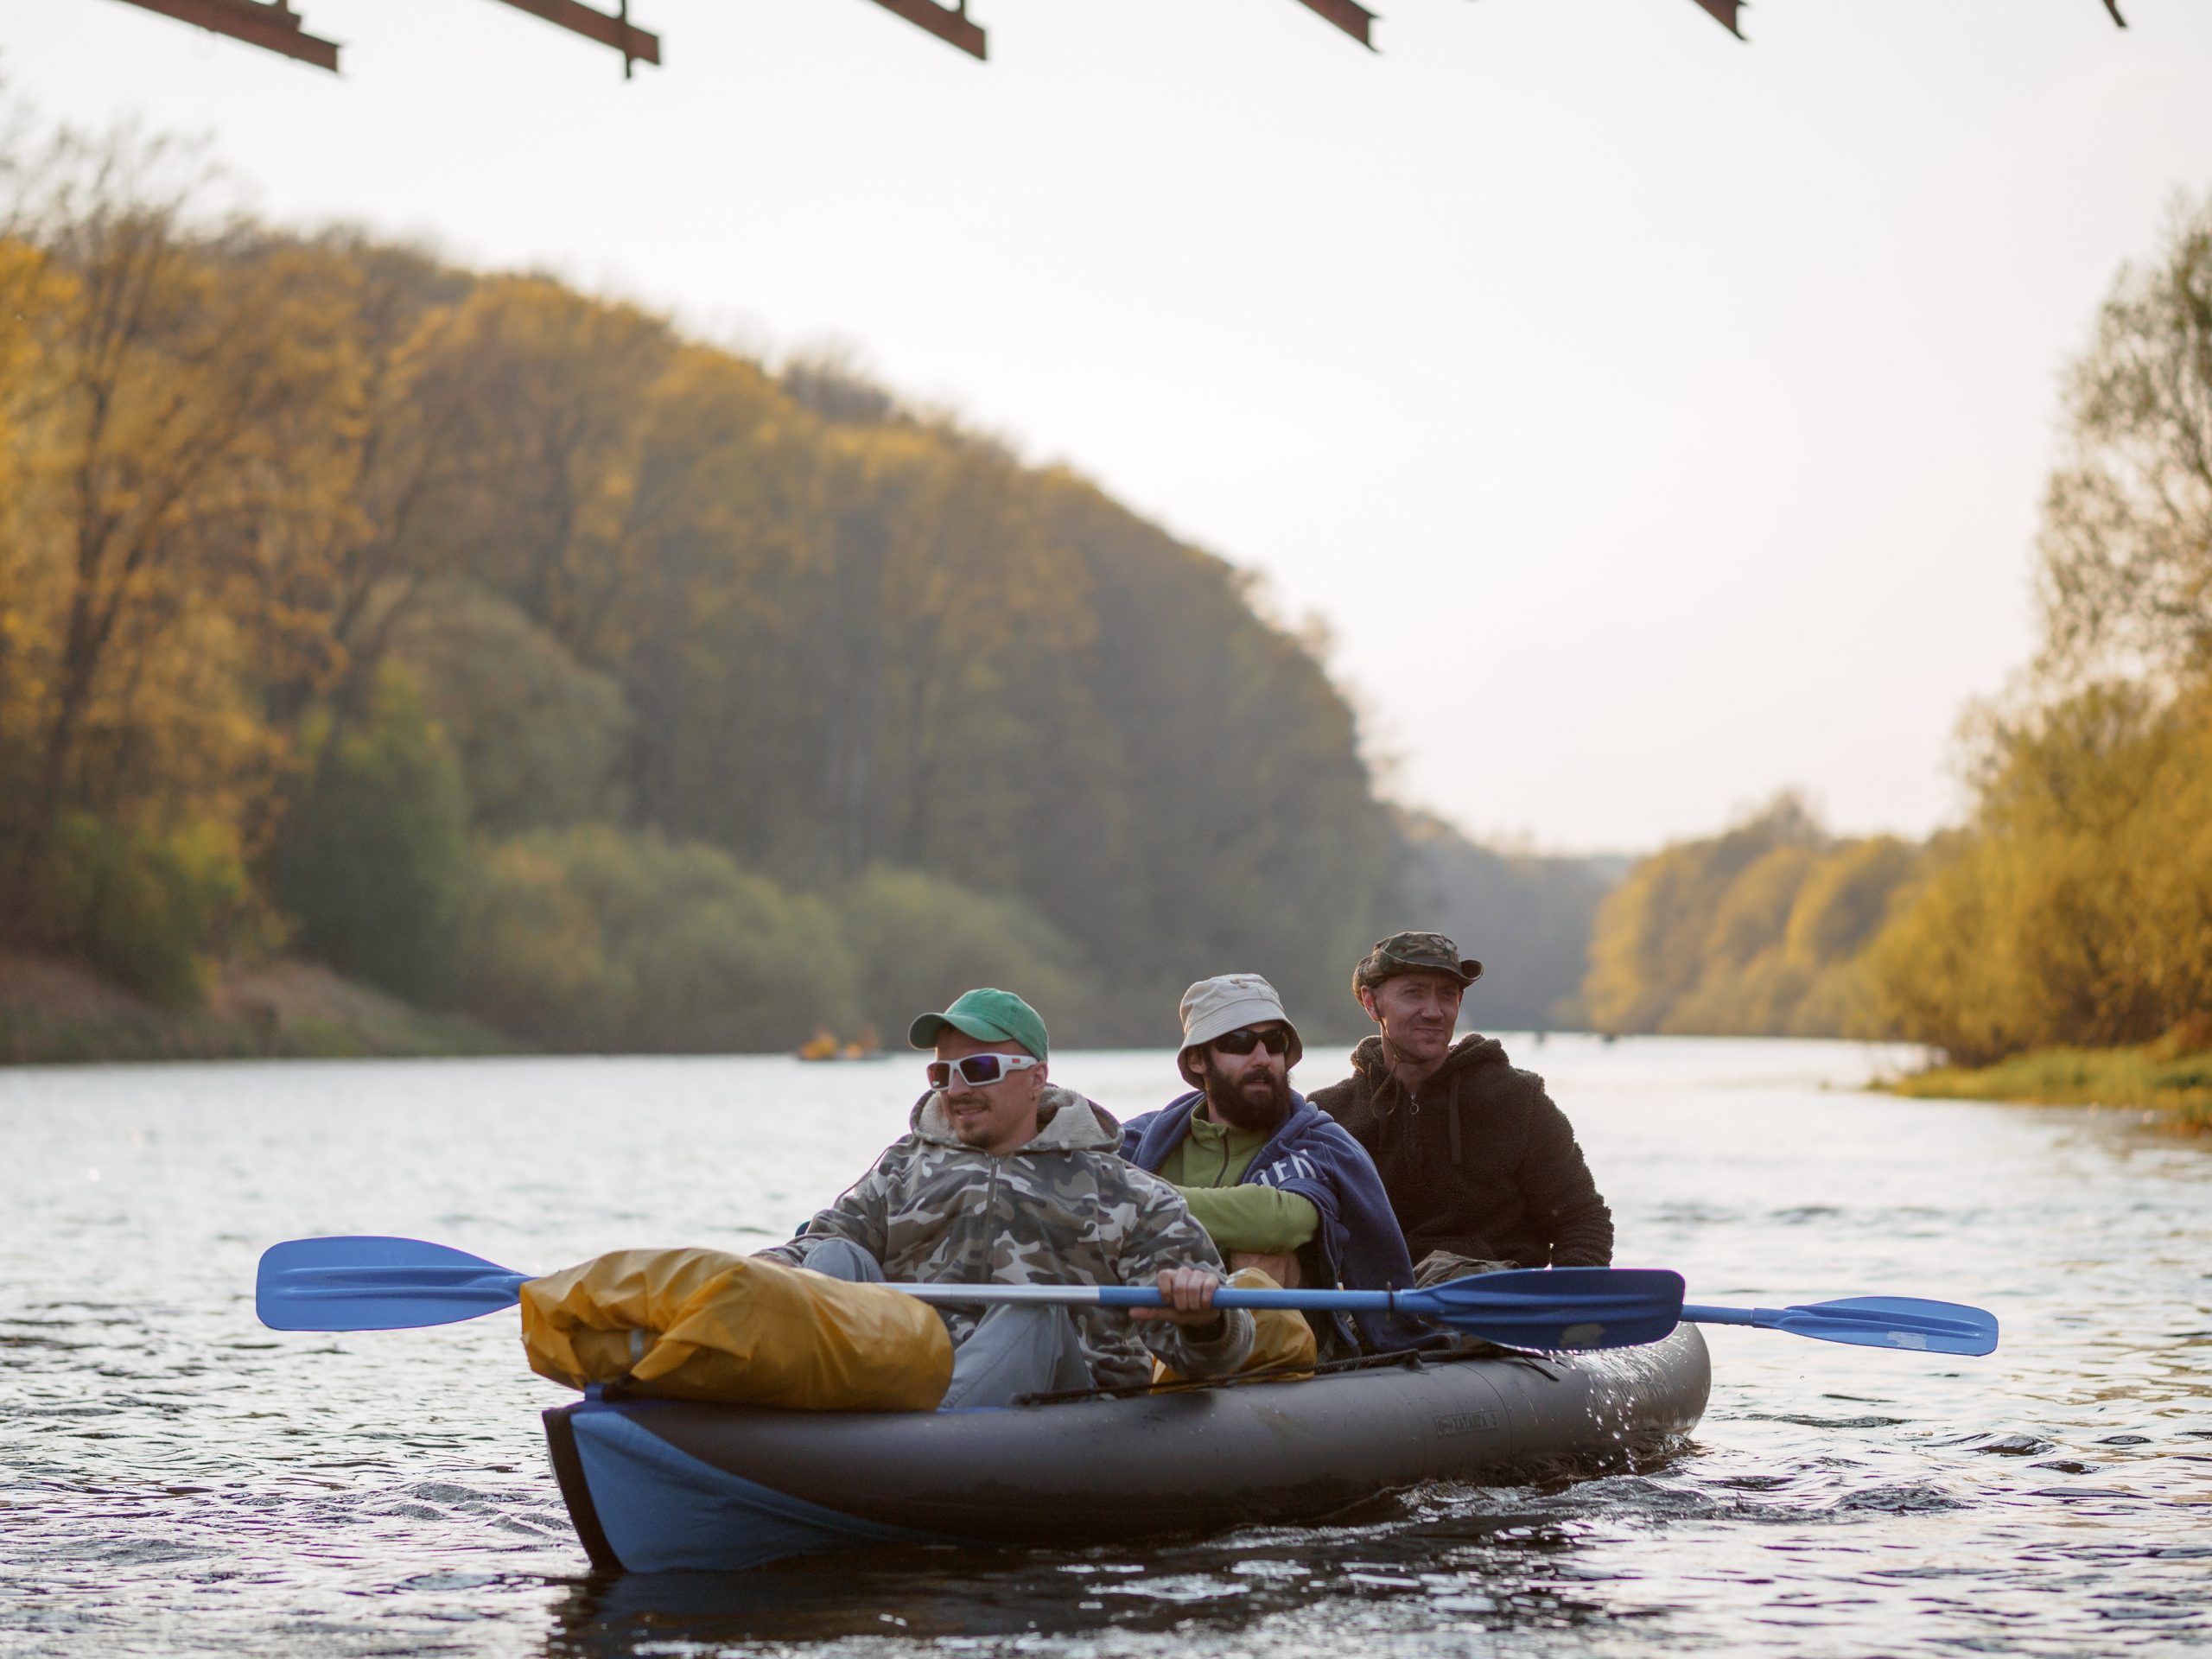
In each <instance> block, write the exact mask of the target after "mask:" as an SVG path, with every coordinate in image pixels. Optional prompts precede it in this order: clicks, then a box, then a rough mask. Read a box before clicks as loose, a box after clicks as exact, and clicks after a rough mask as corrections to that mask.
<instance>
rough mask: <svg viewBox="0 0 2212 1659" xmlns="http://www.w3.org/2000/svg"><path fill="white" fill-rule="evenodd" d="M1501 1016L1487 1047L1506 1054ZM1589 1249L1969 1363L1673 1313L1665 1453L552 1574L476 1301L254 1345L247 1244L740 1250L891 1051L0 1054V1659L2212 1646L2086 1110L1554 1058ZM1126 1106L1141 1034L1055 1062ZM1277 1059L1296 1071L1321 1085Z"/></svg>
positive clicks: (1148, 1066)
mask: <svg viewBox="0 0 2212 1659" xmlns="http://www.w3.org/2000/svg"><path fill="white" fill-rule="evenodd" d="M1523 1048H1525V1045H1519V1046H1516V1052H1518V1051H1520V1050H1522V1049H1523ZM1520 1057H1521V1058H1523V1059H1532V1058H1533V1059H1536V1060H1538V1061H1540V1063H1541V1065H1543V1067H1544V1068H1545V1069H1546V1070H1547V1071H1548V1073H1549V1075H1550V1077H1551V1078H1552V1082H1553V1084H1554V1091H1555V1092H1556V1093H1557V1095H1558V1096H1559V1097H1560V1100H1561V1101H1562V1103H1564V1104H1566V1105H1567V1108H1568V1109H1569V1111H1570V1112H1571V1113H1572V1115H1573V1116H1574V1118H1575V1120H1576V1122H1577V1124H1578V1126H1579V1127H1580V1130H1581V1132H1582V1135H1583V1138H1584V1141H1585V1143H1586V1146H1587V1147H1588V1148H1589V1151H1590V1154H1591V1159H1592V1163H1593V1165H1594V1166H1596V1167H1597V1169H1598V1171H1599V1177H1600V1179H1601V1182H1602V1183H1603V1185H1605V1189H1606V1193H1607V1196H1608V1198H1610V1199H1611V1201H1612V1202H1613V1204H1614V1206H1615V1209H1616V1212H1617V1214H1618V1218H1619V1222H1620V1230H1621V1238H1622V1242H1623V1259H1624V1262H1628V1263H1630V1264H1649V1265H1667V1266H1674V1267H1678V1268H1681V1269H1683V1271H1685V1272H1686V1273H1687V1274H1688V1276H1689V1279H1690V1284H1691V1290H1692V1298H1693V1300H1707V1301H1717V1302H1754V1301H1757V1302H1764V1303H1769V1304H1772V1303H1776V1302H1780V1301H1789V1300H1815V1299H1819V1298H1821V1297H1827V1296H1836V1295H1847V1294H1867V1293H1872V1292H1877V1291H1891V1292H1897V1293H1900V1294H1921V1295H1930V1296H1937V1297H1945V1298H1949V1299H1953V1300H1963V1301H1973V1302H1979V1303H1980V1304H1982V1305H1984V1306H1990V1307H1993V1308H1994V1309H1995V1310H1996V1311H1997V1313H1999V1317H2000V1318H2001V1319H2003V1320H2004V1321H2005V1345H2004V1346H2003V1348H2002V1349H2000V1351H1999V1353H1998V1354H1997V1355H1996V1356H1994V1357H1993V1358H1991V1359H1987V1360H1980V1361H1974V1360H1955V1359H1934V1360H1929V1359H1920V1358H1915V1357H1910V1356H1906V1355H1896V1354H1888V1353H1876V1352H1872V1351H1866V1350H1859V1349H1849V1348H1841V1347H1836V1346H1834V1345H1830V1344H1815V1343H1808V1342H1805V1341H1802V1340H1800V1339H1796V1338H1789V1337H1784V1336H1780V1335H1776V1334H1770V1333H1761V1332H1742V1331H1736V1330H1716V1331H1713V1332H1708V1336H1709V1338H1710V1340H1711V1342H1712V1345H1713V1351H1714V1377H1715V1386H1714V1393H1713V1406H1712V1409H1711V1411H1710V1412H1709V1413H1708V1414H1707V1419H1706V1421H1705V1423H1704V1425H1703V1427H1701V1428H1700V1431H1699V1433H1698V1434H1697V1436H1696V1437H1695V1440H1694V1442H1693V1444H1692V1445H1691V1446H1689V1447H1688V1449H1687V1450H1686V1451H1684V1452H1681V1453H1680V1454H1678V1455H1676V1456H1675V1457H1673V1458H1671V1459H1667V1460H1665V1461H1663V1462H1661V1463H1658V1464H1656V1465H1650V1466H1646V1467H1643V1468H1641V1469H1639V1470H1637V1471H1636V1472H1633V1473H1624V1474H1617V1475H1612V1476H1609V1477H1607V1478H1602V1479H1596V1480H1589V1481H1584V1482H1580V1483H1560V1484H1555V1485H1551V1486H1545V1487H1522V1488H1515V1489H1509V1490H1496V1489H1482V1488H1455V1487H1447V1486H1441V1485H1440V1486H1436V1487H1432V1488H1428V1489H1425V1490H1423V1491H1418V1492H1414V1493H1412V1494H1408V1495H1406V1496H1405V1497H1400V1498H1392V1499H1385V1500H1378V1502H1376V1503H1375V1504H1373V1505H1371V1506H1370V1508H1369V1509H1368V1510H1365V1511H1363V1512H1360V1513H1357V1514H1354V1515H1351V1516H1344V1517H1341V1518H1340V1521H1339V1523H1338V1524H1337V1525H1334V1526H1332V1527H1328V1528H1321V1529H1280V1530H1253V1531H1247V1532H1243V1533H1239V1534H1236V1535H1230V1536H1228V1537H1225V1538H1218V1539H1212V1540H1205V1541H1184V1542H1179V1543H1175V1544H1173V1545H1169V1546H1165V1547H1161V1548H1154V1549H1150V1550H1147V1551H1143V1552H1132V1551H1130V1550H1128V1548H1116V1549H1113V1550H1108V1551H1098V1552H1081V1553H1068V1552H1057V1551H1043V1550H1039V1551H1033V1552H1000V1553H977V1552H963V1551H950V1550H913V1551H906V1552H901V1553H898V1554H886V1555H882V1556H880V1557H872V1558H866V1559H861V1558H851V1557H847V1558H837V1559H834V1560H827V1561H816V1562H796V1563H789V1564H785V1565H783V1566H780V1567H774V1568H770V1569H766V1570H764V1571H762V1572H760V1573H753V1574H749V1575H743V1576H734V1577H728V1578H720V1577H711V1576H696V1577H671V1578H661V1579H652V1578H645V1577H631V1578H626V1579H616V1580H611V1581H601V1580H592V1579H590V1578H588V1576H586V1569H585V1564H584V1560H583V1556H582V1551H581V1550H580V1549H579V1548H577V1546H576V1544H575V1540H574V1538H573V1536H572V1535H571V1534H570V1532H569V1527H568V1523H567V1520H566V1517H565V1516H564V1515H563V1512H562V1510H561V1507H560V1503H559V1500H558V1497H557V1496H556V1493H555V1492H554V1490H553V1486H552V1482H551V1479H550V1475H549V1474H548V1473H547V1471H546V1470H545V1466H544V1455H543V1444H542V1441H541V1440H540V1439H539V1435H538V1431H537V1409H538V1408H541V1407H542V1406H543V1405H545V1404H547V1403H550V1402H552V1401H553V1400H556V1399H557V1398H558V1397H559V1396H558V1395H557V1394H556V1392H555V1391H554V1390H553V1389H551V1387H550V1385H548V1384H546V1383H542V1382H540V1381H538V1380H537V1379H536V1378H534V1377H532V1376H530V1375H529V1374H528V1372H527V1371H526V1370H524V1367H523V1365H522V1363H521V1360H520V1357H519V1355H518V1351H517V1348H516V1344H515V1342H514V1331H513V1325H512V1316H511V1315H502V1316H496V1317H494V1318H493V1319H485V1320H481V1321H478V1322H476V1323H475V1324H473V1325H457V1326H450V1327H447V1328H445V1329H442V1330H438V1331H429V1332H404V1333H391V1334H384V1335H359V1336H346V1337H333V1338H279V1337H277V1336H276V1335H275V1334H274V1333H271V1332H264V1331H263V1330H261V1329H260V1328H259V1327H258V1326H257V1325H255V1324H254V1322H253V1320H252V1313H251V1275H252V1266H253V1261H254V1257H255V1256H256V1255H257V1252H258V1251H259V1249H260V1248H261V1246H262V1245H264V1243H268V1242H270V1240H272V1239H275V1238H278V1237H283V1236H293V1235H297V1234H303V1233H311V1232H340V1231H365V1232H387V1231H388V1232H401V1233H411V1234H414V1235H416V1236H423V1237H429V1238H435V1239H439V1240H441V1241H442V1242H446V1243H453V1244H455V1245H459V1246H461V1248H463V1249H470V1250H474V1251H477V1252H479V1253H480V1254H482V1255H489V1256H491V1257H493V1259H495V1260H499V1261H502V1262H507V1263H509V1264H510V1265H512V1266H514V1267H518V1268H524V1269H526V1270H530V1271H543V1270H546V1269H548V1268H554V1267H557V1266H561V1265H564V1264H566V1263H568V1262H574V1261H576V1260H579V1259H581V1258H582V1257H584V1256H587V1255H593V1254H595V1253H596V1252H598V1251H601V1250H604V1249H614V1248H618V1247H622V1246H629V1245H663V1244H677V1243H692V1244H707V1245H714V1246H717V1247H720V1248H724V1249H753V1248H758V1246H759V1245H760V1243H765V1242H767V1241H769V1240H771V1239H772V1238H774V1237H779V1236H783V1235H784V1234H785V1232H787V1231H788V1230H789V1228H790V1227H791V1224H793V1223H795V1222H796V1221H797V1220H798V1219H799V1218H800V1217H803V1216H804V1215H806V1214H808V1213H809V1212H810V1211H811V1210H812V1209H813V1208H814V1207H815V1206H816V1205H817V1204H818V1203H819V1202H820V1201H821V1200H822V1199H823V1198H824V1197H825V1196H826V1195H827V1194H828V1193H829V1192H834V1191H835V1190H836V1188H838V1187H839V1186H842V1185H843V1184H844V1183H845V1182H846V1181H848V1180H849V1179H851V1178H852V1177H853V1176H854V1175H855V1174H856V1173H858V1172H859V1170H860V1169H861V1166H863V1165H864V1164H865V1162H866V1161H867V1160H868V1157H869V1156H870V1155H871V1154H873V1153H874V1150H875V1149H876V1148H877V1147H880V1145H881V1144H882V1142H883V1141H886V1140H887V1139H888V1138H889V1137H890V1136H891V1135H893V1134H894V1133H896V1132H897V1130H898V1128H899V1127H900V1126H901V1123H902V1120H903V1116H904V1111H905V1106H906V1094H905V1090H904V1086H903V1085H904V1083H905V1081H906V1079H905V1077H904V1073H903V1072H901V1071H898V1070H897V1069H896V1068H895V1067H834V1066H833V1067H801V1066H799V1065H796V1064H793V1063H790V1062H786V1061H784V1060H780V1059H747V1060H712V1061H708V1060H700V1061H632V1060H607V1061H519V1062H518V1061H472V1062H454V1063H388V1064H368V1065H256V1066H220V1067H214V1066H211V1067H195V1068H167V1069H161V1068H149V1069H134V1068H111V1069H101V1070H94V1071H15V1072H8V1073H0V1147H5V1148H6V1150H7V1153H8V1154H9V1155H8V1157H7V1158H6V1160H4V1162H0V1286H4V1292H0V1541H4V1547H0V1653H6V1654H10V1655H14V1654H38V1653H47V1652H54V1653H63V1652H68V1653H89V1652H102V1653H105V1652H112V1651H119V1650H124V1649H130V1650H136V1651H162V1650H180V1651H181V1650H190V1651H208V1650H216V1649H220V1650H226V1651H229V1652H232V1653H236V1654H240V1655H258V1654H272V1655H274V1654H297V1653H334V1654H362V1655H366V1654H371V1653H378V1654H393V1653H400V1654H432V1653H436V1654H454V1655H461V1656H470V1659H474V1656H495V1655H498V1656H504V1655H536V1654H544V1655H551V1656H613V1655H615V1654H629V1653H633V1652H648V1653H654V1654H678V1655H681V1654H710V1653H736V1652H744V1653H747V1654H753V1653H785V1652H790V1653H797V1652H801V1651H804V1652H805V1653H807V1654H809V1655H826V1654H830V1653H847V1652H850V1653H862V1652H865V1653H868V1654H871V1655H874V1654H885V1655H890V1656H897V1655H900V1654H903V1653H906V1652H909V1651H918V1649H920V1648H921V1647H922V1646H923V1645H925V1644H928V1645H930V1646H932V1647H940V1646H944V1645H947V1644H948V1643H949V1644H951V1645H955V1646H958V1647H961V1648H963V1649H978V1650H982V1651H987V1652H995V1651H1007V1652H1014V1651H1020V1652H1023V1653H1033V1652H1034V1653H1051V1654H1067V1655H1079V1656H1099V1659H1106V1656H1116V1659H1118V1656H1123V1655H1151V1654H1161V1655H1165V1654H1168V1653H1174V1654H1183V1653H1200V1654H1208V1655H1214V1654H1218V1655H1236V1654H1244V1653H1251V1654H1254V1655H1262V1654H1264V1655H1268V1656H1281V1655H1285V1654H1290V1655H1298V1654H1304V1653H1308V1652H1312V1653H1317V1654H1318V1653H1323V1652H1327V1653H1331V1654H1341V1653H1344V1652H1347V1651H1353V1650H1370V1649H1394V1650H1395V1649H1402V1650H1404V1651H1408V1652H1419V1653H1423V1654H1427V1653H1465V1654H1471V1655H1472V1654H1482V1655H1491V1654H1523V1653H1527V1654H1535V1653H1554V1652H1563V1651H1570V1650H1571V1651H1573V1652H1575V1653H1577V1654H1582V1653H1599V1654H1611V1653H1621V1654H1630V1653H1634V1654H1645V1653H1650V1654H1657V1653H1660V1652H1662V1651H1664V1650H1666V1649H1674V1650H1675V1651H1677V1652H1713V1651H1739V1652H1758V1653H1778V1654H1789V1655H1806V1656H1838V1659H1842V1656H1857V1655H1860V1654H1865V1653H1867V1652H1870V1651H1900V1650H1907V1649H1929V1650H1930V1651H1944V1652H1950V1651H1955V1650H1959V1649H1964V1650H1967V1651H1977V1652H2007V1653H2022V1654H2037V1655H2044V1654H2048V1655H2059V1654H2076V1653H2081V1654H2092V1653H2094V1654H2108V1653H2114V1652H2124V1651H2127V1650H2129V1649H2133V1648H2137V1647H2145V1648H2147V1647H2151V1646H2154V1645H2157V1646H2165V1645H2169V1644H2188V1643H2191V1642H2192V1641H2193V1642H2195V1643H2204V1642H2206V1641H2208V1640H2212V1524H2208V1523H2209V1522H2212V1398H2208V1395H2212V1249H2208V1248H2207V1246H2208V1244H2209V1243H2212V1205H2208V1204H2207V1202H2206V1200H2207V1198H2208V1197H2209V1196H2212V1160H2208V1157H2207V1155H2206V1152H2205V1150H2204V1148H2202V1147H2200V1146H2198V1145H2194V1144H2191V1143H2188V1142H2182V1141H2171V1140H2168V1139H2165V1138H2164V1137H2162V1136H2159V1135H2156V1134H2153V1133H2150V1132H2148V1131H2146V1130H2145V1129H2143V1128H2140V1127H2139V1126H2137V1125H2134V1124H2133V1123H2131V1122H2127V1121H2126V1120H2125V1119H2121V1118H2118V1117H2113V1116H2088V1115H2082V1114H2077V1113H2072V1112H2064V1111H2043V1110H2033V1109H2019V1108H2002V1107H1985V1106H1977V1105H1972V1104H1955V1103H1904V1102H1897V1101H1891V1100H1886V1099H1883V1098H1879V1097H1872V1096H1862V1095H1858V1094H1855V1093H1853V1092H1850V1091H1849V1086H1850V1085H1851V1084H1853V1083H1854V1082H1855V1081H1856V1080H1857V1079H1858V1078H1859V1077H1861V1076H1863V1075H1864V1073H1865V1071H1866V1068H1867V1066H1868V1065H1869V1064H1870V1058H1869V1057H1868V1056H1867V1055H1866V1054H1865V1053H1864V1052H1862V1051H1859V1050H1857V1049H1854V1048H1849V1047H1845V1046H1829V1045H1814V1044H1777V1043H1712V1042H1698V1041H1686V1040H1652V1041H1625V1042H1622V1043H1619V1044H1617V1045H1612V1046H1603V1047H1601V1046H1599V1045H1597V1044H1594V1043H1584V1042H1580V1041H1577V1040H1574V1039H1554V1040H1553V1041H1552V1042H1550V1043H1549V1044H1548V1045H1546V1046H1544V1047H1543V1048H1542V1049H1541V1051H1535V1050H1527V1051H1526V1052H1521V1055H1520ZM1056 1069H1057V1070H1058V1071H1059V1072H1060V1073H1061V1075H1062V1076H1063V1077H1065V1080H1066V1081H1069V1082H1071V1083H1073V1084H1077V1086H1079V1087H1084V1088H1086V1089H1087V1090H1089V1091H1090V1092H1091V1093H1093V1094H1094V1095H1096V1096H1098V1097H1099V1098H1101V1099H1102V1100H1103V1101H1104V1102H1105V1103H1107V1104H1108V1105H1109V1107H1110V1108H1112V1109H1116V1110H1118V1111H1123V1112H1128V1111H1135V1110H1140V1109H1146V1108H1147V1107H1150V1106H1152V1105H1155V1104H1157V1103H1159V1102H1160V1100H1161V1099H1163V1098H1165V1097H1166V1096H1167V1095H1168V1094H1169V1093H1170V1092H1171V1091H1172V1090H1173V1089H1174V1088H1175V1087H1176V1083H1175V1079H1174V1077H1173V1072H1172V1069H1171V1065H1170V1058H1169V1057H1168V1056H1166V1055H1110V1056H1109V1055H1095V1056H1094V1055H1071V1056H1067V1057H1065V1058H1062V1059H1060V1060H1059V1061H1058V1063H1057V1068H1056ZM1330 1070H1331V1068H1330V1067H1328V1066H1327V1065H1322V1064H1319V1063H1315V1064H1311V1065H1308V1066H1307V1067H1306V1068H1305V1071H1306V1074H1307V1075H1306V1076H1303V1077H1301V1079H1300V1081H1302V1082H1306V1083H1308V1084H1319V1083H1321V1082H1325V1081H1326V1080H1327V1076H1328V1073H1329V1071H1330Z"/></svg>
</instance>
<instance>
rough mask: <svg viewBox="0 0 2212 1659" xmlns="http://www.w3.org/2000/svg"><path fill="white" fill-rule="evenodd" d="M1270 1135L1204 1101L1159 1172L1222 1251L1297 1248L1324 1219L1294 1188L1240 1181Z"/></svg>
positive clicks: (1264, 1251) (1273, 1251) (1270, 1252)
mask: <svg viewBox="0 0 2212 1659" xmlns="http://www.w3.org/2000/svg"><path fill="white" fill-rule="evenodd" d="M1267 1144H1268V1132H1267V1131H1265V1130H1261V1129H1238V1128H1230V1126H1229V1125H1227V1124H1225V1123H1217V1122H1214V1121H1213V1120H1212V1119H1211V1117H1208V1116H1206V1112H1205V1106H1204V1105H1203V1104H1201V1105H1199V1106H1198V1108H1196V1109H1194V1110H1193V1111H1192V1114H1191V1132H1190V1133H1189V1134H1188V1135H1185V1136H1184V1137H1183V1138H1182V1140H1181V1141H1178V1142H1177V1143H1176V1147H1175V1150H1174V1151H1173V1152H1171V1153H1169V1154H1167V1160H1166V1162H1165V1163H1163V1164H1161V1165H1160V1168H1159V1169H1158V1171H1156V1172H1155V1173H1157V1174H1158V1175H1159V1177H1160V1179H1161V1180H1163V1181H1168V1182H1172V1183H1173V1185H1174V1187H1175V1190H1176V1191H1177V1192H1179V1193H1181V1194H1182V1195H1183V1202H1184V1203H1185V1204H1187V1205H1190V1206H1191V1213H1192V1215H1193V1216H1195V1217H1198V1225H1199V1226H1201V1227H1203V1228H1205V1230H1206V1231H1207V1232H1208V1233H1209V1234H1210V1235H1211V1236H1212V1238H1213V1242H1214V1248H1215V1249H1218V1250H1219V1251H1220V1252H1221V1253H1222V1254H1223V1255H1228V1254H1229V1253H1230V1251H1231V1250H1256V1251H1259V1252H1262V1254H1265V1255H1279V1254H1281V1253H1282V1252H1284V1251H1287V1250H1294V1249H1297V1248H1298V1247H1299V1246H1300V1245H1301V1244H1303V1243H1306V1240H1308V1239H1310V1238H1312V1237H1313V1234H1314V1230H1315V1229H1317V1228H1319V1226H1320V1224H1321V1212H1320V1211H1318V1210H1316V1209H1315V1208H1314V1207H1313V1203H1312V1201H1311V1200H1309V1199H1306V1198H1300V1197H1299V1196H1298V1194H1296V1193H1295V1192H1278V1191H1277V1190H1276V1189H1275V1188H1274V1187H1272V1186H1259V1185H1253V1186H1239V1185H1237V1182H1238V1181H1240V1180H1241V1179H1243V1175H1244V1172H1245V1171H1246V1170H1247V1169H1249V1167H1250V1166H1251V1163H1252V1159H1253V1157H1254V1156H1255V1154H1257V1153H1258V1152H1259V1150H1260V1148H1261V1147H1264V1146H1266V1145H1267Z"/></svg>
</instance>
